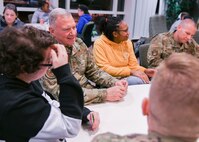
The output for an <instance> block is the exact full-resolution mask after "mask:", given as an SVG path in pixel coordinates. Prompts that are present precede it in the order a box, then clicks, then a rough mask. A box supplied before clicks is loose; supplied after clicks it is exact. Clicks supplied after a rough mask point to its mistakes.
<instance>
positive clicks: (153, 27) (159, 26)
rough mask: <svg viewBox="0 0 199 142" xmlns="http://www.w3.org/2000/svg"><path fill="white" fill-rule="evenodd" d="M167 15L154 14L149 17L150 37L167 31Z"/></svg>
mask: <svg viewBox="0 0 199 142" xmlns="http://www.w3.org/2000/svg"><path fill="white" fill-rule="evenodd" d="M167 31H168V29H167V24H166V17H165V16H164V15H154V16H151V17H150V19H149V37H153V36H155V35H156V34H159V33H163V32H167Z"/></svg>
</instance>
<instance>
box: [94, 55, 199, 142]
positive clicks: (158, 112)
mask: <svg viewBox="0 0 199 142" xmlns="http://www.w3.org/2000/svg"><path fill="white" fill-rule="evenodd" d="M198 70H199V60H198V59H197V58H195V57H193V56H192V55H190V54H187V53H174V54H172V55H171V56H170V57H169V58H167V59H165V61H164V62H163V63H161V64H160V66H159V67H157V73H156V74H155V76H154V78H153V80H152V85H151V88H150V95H149V100H148V99H147V98H145V99H144V100H143V104H142V110H143V114H145V115H148V135H142V134H134V135H127V136H119V135H115V134H112V133H105V134H100V135H98V136H96V137H95V138H94V139H93V141H92V142H196V140H197V138H198V137H199V119H198V118H199V111H198V108H199V103H198V102H199V91H198V88H199V83H196V82H198V80H199V74H198ZM126 123H127V122H126ZM132 125H133V124H132Z"/></svg>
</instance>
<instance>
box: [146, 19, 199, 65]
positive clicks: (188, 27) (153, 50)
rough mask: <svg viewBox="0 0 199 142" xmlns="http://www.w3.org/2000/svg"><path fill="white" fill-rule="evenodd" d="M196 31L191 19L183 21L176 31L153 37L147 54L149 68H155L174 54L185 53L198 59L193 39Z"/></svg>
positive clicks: (197, 49) (198, 52)
mask: <svg viewBox="0 0 199 142" xmlns="http://www.w3.org/2000/svg"><path fill="white" fill-rule="evenodd" d="M196 31H197V28H196V24H195V22H194V21H193V20H192V19H184V20H182V21H181V23H180V24H179V25H178V26H177V29H176V31H174V32H166V33H161V34H159V35H157V36H155V37H154V38H153V39H152V40H151V43H150V47H149V50H148V54H147V60H148V63H149V67H151V68H154V67H157V66H158V65H159V64H160V62H162V61H163V60H164V59H166V58H168V57H169V56H170V55H171V54H172V53H174V52H178V53H179V52H186V53H188V54H191V55H193V56H195V57H197V58H198V57H199V47H198V44H197V43H196V41H195V40H194V39H193V36H194V35H195V33H196Z"/></svg>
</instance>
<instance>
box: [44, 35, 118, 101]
mask: <svg viewBox="0 0 199 142" xmlns="http://www.w3.org/2000/svg"><path fill="white" fill-rule="evenodd" d="M66 50H67V52H68V56H69V64H70V68H71V71H72V74H73V75H74V76H75V78H76V79H77V80H78V81H79V83H80V85H81V87H82V89H83V91H84V101H85V104H90V103H99V102H103V101H104V99H105V98H106V89H105V88H107V87H111V86H114V84H115V82H116V81H118V80H117V79H116V78H114V77H112V76H111V75H109V74H108V73H106V72H104V71H102V70H101V69H99V68H98V67H97V65H96V64H95V62H94V59H93V56H92V54H91V52H90V51H89V50H88V48H87V47H86V45H85V44H84V43H83V41H82V40H81V39H78V38H77V40H76V41H75V43H74V45H73V46H72V47H66ZM41 83H42V86H43V87H44V89H45V90H47V91H48V92H51V93H52V94H53V95H54V96H55V97H56V98H58V94H59V92H58V91H59V86H58V84H57V80H56V78H55V76H54V75H53V73H52V72H51V71H50V70H49V71H48V72H47V74H46V75H45V76H44V77H43V78H42V80H41ZM96 86H100V88H97V87H96ZM101 87H104V88H101Z"/></svg>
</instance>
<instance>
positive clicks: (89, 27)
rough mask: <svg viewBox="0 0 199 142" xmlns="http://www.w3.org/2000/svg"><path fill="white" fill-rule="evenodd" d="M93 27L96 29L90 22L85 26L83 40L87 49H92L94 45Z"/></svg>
mask: <svg viewBox="0 0 199 142" xmlns="http://www.w3.org/2000/svg"><path fill="white" fill-rule="evenodd" d="M93 27H94V22H93V21H90V22H88V23H86V24H85V25H84V28H83V30H82V34H81V39H82V40H83V41H84V43H85V44H86V45H87V47H90V46H91V45H92V41H91V36H92V31H93Z"/></svg>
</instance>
